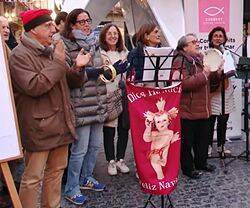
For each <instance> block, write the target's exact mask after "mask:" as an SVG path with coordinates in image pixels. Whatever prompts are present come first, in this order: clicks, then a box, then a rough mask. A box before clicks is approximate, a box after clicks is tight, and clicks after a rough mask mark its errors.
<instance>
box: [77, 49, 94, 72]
mask: <svg viewBox="0 0 250 208" xmlns="http://www.w3.org/2000/svg"><path fill="white" fill-rule="evenodd" d="M90 59H91V55H90V53H87V54H85V53H84V49H82V50H80V52H79V53H78V55H77V57H76V60H75V62H76V68H81V67H83V66H85V65H87V64H88V63H89V61H90Z"/></svg>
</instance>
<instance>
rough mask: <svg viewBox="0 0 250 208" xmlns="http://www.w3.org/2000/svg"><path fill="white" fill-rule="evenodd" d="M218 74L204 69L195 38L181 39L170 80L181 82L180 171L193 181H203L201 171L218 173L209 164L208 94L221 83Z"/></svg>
mask: <svg viewBox="0 0 250 208" xmlns="http://www.w3.org/2000/svg"><path fill="white" fill-rule="evenodd" d="M219 71H220V70H219ZM219 74H220V72H214V73H211V72H210V70H209V67H208V66H203V61H202V55H201V54H200V52H199V41H198V40H197V37H196V35H195V34H187V35H185V36H183V37H181V38H180V39H179V41H178V46H177V48H176V56H175V58H174V60H173V64H172V71H171V75H170V78H171V80H172V81H174V80H181V81H182V95H181V104H180V115H181V131H182V132H181V135H182V141H181V168H182V172H183V174H184V175H186V176H188V177H190V178H193V179H198V178H200V175H201V172H200V171H205V172H213V171H214V169H215V167H214V166H213V165H210V164H207V151H208V134H209V132H208V129H209V128H208V127H209V116H210V114H211V109H210V98H209V94H210V80H211V79H213V80H215V81H216V80H218V81H219ZM192 152H193V154H194V156H193V154H192Z"/></svg>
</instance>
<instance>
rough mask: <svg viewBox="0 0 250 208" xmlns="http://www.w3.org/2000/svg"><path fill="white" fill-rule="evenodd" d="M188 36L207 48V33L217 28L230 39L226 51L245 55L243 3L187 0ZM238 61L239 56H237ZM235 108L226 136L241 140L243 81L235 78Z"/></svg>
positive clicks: (235, 1) (201, 47)
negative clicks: (243, 50)
mask: <svg viewBox="0 0 250 208" xmlns="http://www.w3.org/2000/svg"><path fill="white" fill-rule="evenodd" d="M184 13H185V29H186V31H185V32H186V33H195V34H196V35H197V37H198V39H199V42H200V49H201V50H207V49H208V34H209V32H210V31H211V30H212V29H213V28H214V27H217V26H221V27H224V28H225V30H226V33H227V36H228V41H227V43H226V48H228V49H230V50H231V51H233V52H235V53H237V54H238V55H241V54H242V46H243V0H184ZM235 58H236V60H238V57H235ZM233 85H234V87H235V91H234V98H235V106H236V109H235V111H234V112H233V113H231V114H230V118H229V121H228V127H227V128H228V129H227V137H229V138H231V137H241V112H242V93H241V90H242V80H240V79H233Z"/></svg>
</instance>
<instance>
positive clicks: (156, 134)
mask: <svg viewBox="0 0 250 208" xmlns="http://www.w3.org/2000/svg"><path fill="white" fill-rule="evenodd" d="M165 103H166V101H165V100H163V98H160V100H159V101H158V102H157V103H156V106H157V108H158V110H159V111H158V112H156V113H152V112H150V111H147V112H145V113H144V116H145V117H146V120H145V125H146V129H145V131H144V134H143V139H144V141H145V142H151V148H150V153H149V155H148V158H149V159H150V162H151V165H152V167H153V168H154V170H155V172H156V174H157V179H158V180H161V179H163V178H164V175H163V171H162V167H164V166H166V164H167V156H168V150H169V146H170V144H171V143H173V142H175V141H177V140H179V139H180V137H179V133H178V132H176V133H174V131H172V130H170V129H168V126H169V124H170V122H171V120H172V119H173V118H175V117H176V116H177V114H178V109H177V108H175V107H173V108H171V109H170V110H169V111H165V110H164V107H165ZM153 128H155V130H154V129H153Z"/></svg>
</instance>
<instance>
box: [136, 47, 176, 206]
mask: <svg viewBox="0 0 250 208" xmlns="http://www.w3.org/2000/svg"><path fill="white" fill-rule="evenodd" d="M173 51H174V50H171V51H170V52H169V53H168V54H166V55H160V56H155V55H150V54H149V53H148V51H147V50H146V51H145V52H146V54H147V55H146V56H144V57H143V58H144V60H145V59H149V60H150V63H151V65H152V68H147V69H143V70H144V71H147V70H151V71H154V72H155V73H154V76H153V77H152V79H151V80H143V79H142V80H139V81H136V83H147V82H152V83H153V82H155V87H159V82H167V83H168V81H169V80H159V71H160V70H166V71H167V70H168V71H170V70H171V66H169V67H168V68H163V66H164V63H165V62H166V61H167V60H168V59H169V58H173V57H174V55H172V53H173ZM167 85H168V84H167ZM165 196H167V201H168V202H169V205H168V208H174V206H173V204H172V201H171V199H170V196H169V195H161V208H165V207H166V203H165V198H164V197H165ZM152 197H153V195H152V194H150V196H149V197H148V199H147V201H146V203H145V205H144V208H147V207H148V205H149V204H150V205H151V206H152V207H154V208H156V206H155V205H154V203H153V202H152V201H151V198H152Z"/></svg>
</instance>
